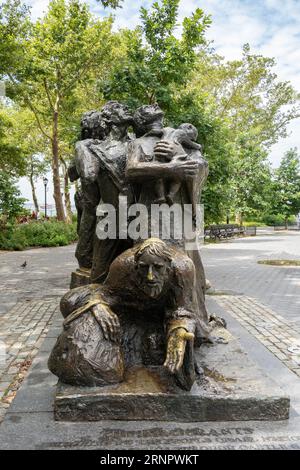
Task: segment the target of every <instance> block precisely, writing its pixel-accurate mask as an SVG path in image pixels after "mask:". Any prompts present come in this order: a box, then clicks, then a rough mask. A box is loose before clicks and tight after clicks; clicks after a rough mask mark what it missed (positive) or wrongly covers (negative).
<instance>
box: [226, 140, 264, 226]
mask: <svg viewBox="0 0 300 470" xmlns="http://www.w3.org/2000/svg"><path fill="white" fill-rule="evenodd" d="M229 184H230V193H231V197H230V209H231V210H233V211H234V212H235V213H236V214H240V219H241V220H242V218H243V217H244V216H247V217H249V216H259V214H261V213H264V212H266V211H267V210H268V208H269V206H270V198H271V195H272V173H271V167H270V163H269V162H268V159H267V153H266V152H265V151H264V150H262V149H261V147H260V146H258V145H255V144H250V143H249V142H248V140H242V141H241V142H240V143H239V154H238V155H237V156H235V161H234V164H233V165H232V173H231V175H230V179H229ZM241 220H240V221H241Z"/></svg>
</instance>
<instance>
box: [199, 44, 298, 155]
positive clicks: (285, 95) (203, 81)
mask: <svg viewBox="0 0 300 470" xmlns="http://www.w3.org/2000/svg"><path fill="white" fill-rule="evenodd" d="M275 65H276V63H275V60H274V59H273V58H268V57H263V56H261V55H256V54H251V50H250V47H249V45H248V44H246V45H244V47H243V55H242V58H241V59H240V60H234V61H225V60H224V59H223V58H222V57H220V56H218V55H216V54H199V56H198V63H197V64H196V66H195V69H194V76H193V80H192V84H191V89H192V90H193V91H194V92H195V93H197V92H198V91H199V90H202V93H205V94H206V96H207V98H208V100H209V101H211V100H212V101H213V102H214V103H215V106H214V109H215V112H216V113H217V116H218V117H219V118H220V119H223V120H225V121H226V122H227V123H228V125H229V127H230V129H231V132H232V136H231V138H232V139H233V140H235V138H236V137H237V139H240V137H241V135H242V137H243V139H242V140H243V141H244V140H245V139H246V138H248V140H249V142H251V143H255V144H258V145H263V146H265V147H266V148H268V147H269V146H270V145H273V144H274V143H276V142H277V141H278V139H279V138H282V137H286V135H287V126H288V124H289V122H291V121H292V120H293V119H295V118H297V117H299V116H300V106H299V104H298V102H299V96H300V95H299V93H297V92H296V91H295V90H294V89H293V87H292V86H291V84H290V82H282V81H279V80H278V77H277V75H276V73H275V72H274V67H275Z"/></svg>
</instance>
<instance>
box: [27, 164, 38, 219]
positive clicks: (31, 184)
mask: <svg viewBox="0 0 300 470" xmlns="http://www.w3.org/2000/svg"><path fill="white" fill-rule="evenodd" d="M29 181H30V186H31V193H32V199H33V204H34V209H35V212H36V214H38V213H39V212H40V208H39V204H38V200H37V197H36V192H35V186H34V180H33V172H32V171H31V173H30V175H29Z"/></svg>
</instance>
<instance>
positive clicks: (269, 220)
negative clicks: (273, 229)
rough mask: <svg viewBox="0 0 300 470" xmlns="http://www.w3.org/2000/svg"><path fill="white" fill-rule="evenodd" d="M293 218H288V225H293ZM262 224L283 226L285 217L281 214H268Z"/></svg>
mask: <svg viewBox="0 0 300 470" xmlns="http://www.w3.org/2000/svg"><path fill="white" fill-rule="evenodd" d="M295 220H296V219H295V217H289V218H288V223H289V224H293V223H295ZM263 222H264V223H265V224H266V225H285V216H284V215H281V214H276V215H275V214H269V215H265V216H264V217H263Z"/></svg>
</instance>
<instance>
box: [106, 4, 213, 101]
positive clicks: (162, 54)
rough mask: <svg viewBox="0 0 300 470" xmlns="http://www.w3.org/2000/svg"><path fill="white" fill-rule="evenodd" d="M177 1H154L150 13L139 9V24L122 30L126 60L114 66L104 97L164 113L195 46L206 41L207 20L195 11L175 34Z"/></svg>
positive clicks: (181, 82) (190, 63) (192, 59)
mask: <svg viewBox="0 0 300 470" xmlns="http://www.w3.org/2000/svg"><path fill="white" fill-rule="evenodd" d="M178 5H179V0H162V1H161V4H158V3H157V2H155V3H154V4H153V5H152V8H151V9H150V10H147V9H146V8H143V7H142V8H141V22H142V25H141V26H140V27H138V28H136V29H135V30H134V31H124V32H123V36H122V38H123V41H124V44H125V48H126V50H127V57H126V58H125V59H124V60H123V61H122V62H121V64H120V63H117V64H116V66H115V68H114V69H113V72H112V74H111V75H110V77H109V79H108V80H107V81H106V82H105V84H104V95H105V97H107V98H108V97H109V98H110V99H111V98H115V99H120V100H123V101H126V102H127V103H128V104H129V105H131V106H132V107H135V106H139V105H142V104H145V103H149V104H151V103H154V102H157V103H158V104H159V105H160V106H162V107H163V108H164V109H165V110H167V109H168V107H169V105H170V103H171V102H172V100H173V98H174V94H175V93H176V87H178V86H179V85H185V84H186V82H187V80H188V77H189V76H190V74H191V71H192V67H193V64H194V62H195V60H196V57H197V51H198V49H199V47H201V46H202V47H203V46H204V45H205V44H206V42H205V38H204V34H205V31H206V29H207V27H208V26H209V24H210V23H211V20H210V17H208V16H206V15H205V14H204V12H203V11H202V10H200V9H197V10H196V11H195V13H194V14H193V15H192V16H191V17H189V18H185V19H184V20H183V23H182V29H183V31H182V34H181V37H180V38H178V37H177V35H176V34H175V33H176V29H177V26H178V25H177V19H178Z"/></svg>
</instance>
